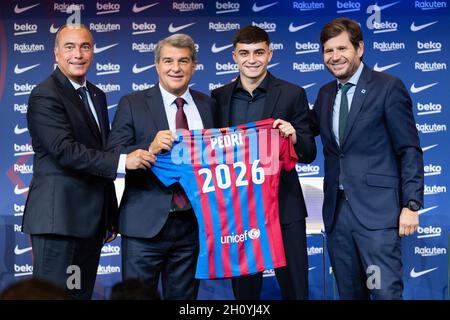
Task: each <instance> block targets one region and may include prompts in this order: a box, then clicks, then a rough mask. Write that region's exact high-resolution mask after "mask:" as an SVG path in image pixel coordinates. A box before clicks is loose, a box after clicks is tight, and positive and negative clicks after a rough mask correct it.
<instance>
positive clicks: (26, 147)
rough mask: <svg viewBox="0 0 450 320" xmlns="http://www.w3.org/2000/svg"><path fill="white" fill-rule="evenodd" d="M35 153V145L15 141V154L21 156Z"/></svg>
mask: <svg viewBox="0 0 450 320" xmlns="http://www.w3.org/2000/svg"><path fill="white" fill-rule="evenodd" d="M30 154H34V151H33V147H32V145H31V144H28V143H26V144H16V143H14V156H15V157H20V156H25V155H30Z"/></svg>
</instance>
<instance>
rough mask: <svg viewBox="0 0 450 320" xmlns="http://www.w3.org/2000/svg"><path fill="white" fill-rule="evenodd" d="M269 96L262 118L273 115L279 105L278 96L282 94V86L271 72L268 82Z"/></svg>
mask: <svg viewBox="0 0 450 320" xmlns="http://www.w3.org/2000/svg"><path fill="white" fill-rule="evenodd" d="M268 88H269V90H267V97H266V101H265V102H264V111H263V116H262V119H267V118H270V117H272V114H273V110H274V109H275V106H276V105H277V101H278V98H279V96H280V92H281V90H280V88H279V87H278V84H277V79H276V78H275V77H274V76H272V75H271V74H270V73H269V83H268Z"/></svg>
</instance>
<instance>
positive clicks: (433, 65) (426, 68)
mask: <svg viewBox="0 0 450 320" xmlns="http://www.w3.org/2000/svg"><path fill="white" fill-rule="evenodd" d="M414 69H415V70H420V71H422V72H434V71H441V70H447V64H446V63H445V62H427V61H425V62H415V63H414Z"/></svg>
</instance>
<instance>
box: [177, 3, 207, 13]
mask: <svg viewBox="0 0 450 320" xmlns="http://www.w3.org/2000/svg"><path fill="white" fill-rule="evenodd" d="M172 9H173V10H178V11H180V12H190V11H197V10H203V9H205V7H204V5H203V3H199V2H190V3H189V2H174V3H173V4H172Z"/></svg>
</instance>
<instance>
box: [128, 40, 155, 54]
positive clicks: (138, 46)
mask: <svg viewBox="0 0 450 320" xmlns="http://www.w3.org/2000/svg"><path fill="white" fill-rule="evenodd" d="M155 49H156V43H144V42H141V43H135V42H133V44H132V45H131V50H133V51H138V52H140V53H144V52H153V51H155Z"/></svg>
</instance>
